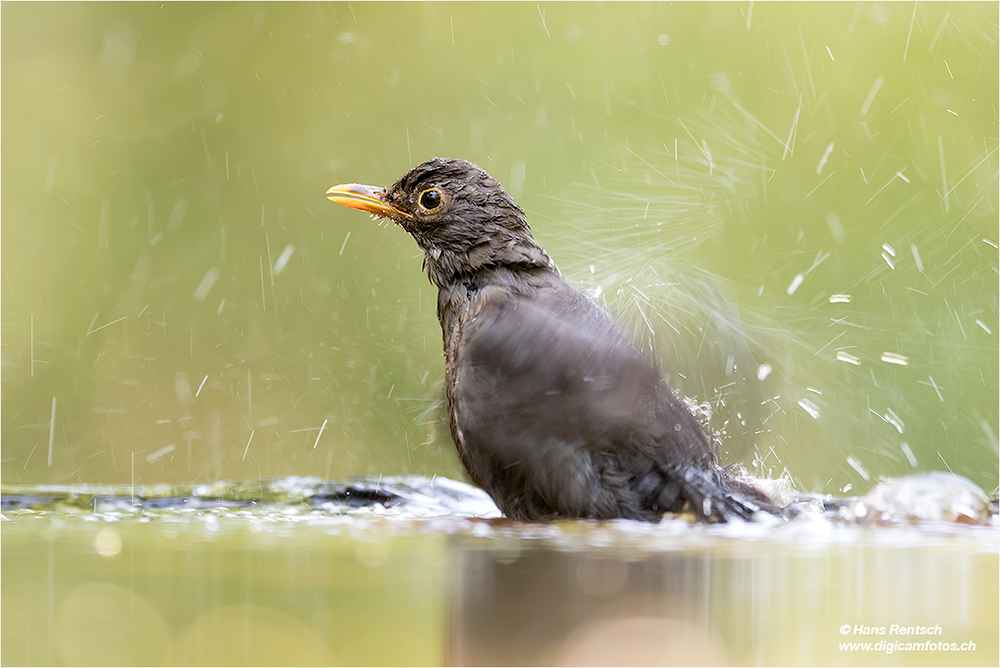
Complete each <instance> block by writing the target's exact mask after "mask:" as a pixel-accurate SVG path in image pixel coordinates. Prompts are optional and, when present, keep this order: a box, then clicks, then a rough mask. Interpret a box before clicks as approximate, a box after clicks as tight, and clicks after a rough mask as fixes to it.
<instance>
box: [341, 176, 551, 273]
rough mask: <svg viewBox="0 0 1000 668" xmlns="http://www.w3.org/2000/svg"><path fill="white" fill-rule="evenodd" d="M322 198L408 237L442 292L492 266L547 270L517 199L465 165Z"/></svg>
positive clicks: (348, 187)
mask: <svg viewBox="0 0 1000 668" xmlns="http://www.w3.org/2000/svg"><path fill="white" fill-rule="evenodd" d="M326 195H327V197H328V198H329V199H330V200H332V201H334V202H337V203H338V204H343V205H344V206H347V207H350V208H352V209H360V210H361V211H367V212H368V213H370V214H372V215H373V216H376V217H379V218H387V219H389V220H391V221H393V222H394V223H396V224H397V225H399V226H400V227H402V228H403V229H404V230H406V231H407V232H409V234H410V235H411V236H412V237H413V238H414V239H415V240H416V242H417V244H418V245H419V246H420V248H421V249H422V250H423V251H424V257H425V264H426V266H427V270H428V273H429V275H430V278H431V280H432V281H433V282H434V283H436V284H437V285H439V286H441V285H443V284H444V283H447V282H448V281H452V280H455V277H456V276H460V275H462V274H472V273H475V272H478V271H480V270H482V269H483V268H486V267H490V266H505V265H529V266H530V265H541V266H549V265H550V262H549V259H548V256H546V255H545V252H544V251H543V250H542V249H541V247H540V246H539V245H538V242H536V241H535V239H534V237H532V236H531V230H530V228H529V227H528V220H527V218H526V217H525V215H524V211H522V210H521V207H519V206H518V205H517V202H515V201H514V198H513V197H511V196H510V195H509V194H508V193H507V191H506V190H504V188H503V186H501V185H500V184H499V183H498V182H497V181H496V180H495V179H494V178H493V177H492V176H490V175H489V174H487V173H486V172H485V171H484V170H482V169H480V168H479V167H477V166H476V165H474V164H472V163H471V162H467V161H465V160H454V159H450V158H434V159H432V160H428V161H427V162H424V163H421V164H419V165H417V166H416V167H414V168H413V169H411V170H410V171H408V172H407V173H406V174H404V175H403V177H402V178H401V179H399V180H398V181H396V183H394V184H393V185H391V186H389V187H388V188H381V187H377V186H365V185H360V184H357V183H350V184H344V185H339V186H334V187H332V188H330V189H329V190H328V191H327V193H326Z"/></svg>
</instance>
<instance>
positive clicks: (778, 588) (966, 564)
mask: <svg viewBox="0 0 1000 668" xmlns="http://www.w3.org/2000/svg"><path fill="white" fill-rule="evenodd" d="M900 538H901V535H900V534H896V535H894V536H891V537H890V536H889V535H888V534H884V535H883V537H880V536H879V535H878V534H857V533H855V534H853V535H846V534H845V535H842V536H840V537H838V538H835V539H832V540H831V538H830V537H829V536H827V537H825V538H819V537H818V536H814V537H813V540H808V539H806V536H805V535H802V536H800V539H803V540H801V542H799V541H796V542H794V543H788V544H785V545H783V546H782V545H777V544H775V543H774V542H772V541H770V540H767V541H752V542H744V541H721V542H719V541H717V540H714V539H711V538H708V537H707V536H702V538H701V539H700V540H696V541H694V544H692V541H691V540H689V539H688V538H683V537H682V538H681V539H680V540H677V541H676V544H675V545H673V546H670V545H669V542H668V543H661V546H664V547H666V549H665V551H656V552H636V551H634V549H633V551H631V552H630V551H629V550H628V549H626V550H623V549H622V546H621V544H620V543H616V544H614V545H615V546H613V547H607V548H600V549H593V548H592V549H585V550H582V551H577V550H566V549H553V547H554V546H553V545H549V546H538V545H535V546H531V547H525V549H523V550H521V551H511V550H510V549H509V545H506V544H504V542H503V541H501V542H500V543H499V544H496V545H493V544H488V543H486V544H484V542H483V539H475V540H469V539H467V538H459V539H457V540H456V541H455V544H456V548H457V555H458V558H457V563H458V576H457V579H456V582H455V587H456V589H455V596H454V599H453V607H452V609H451V611H450V614H449V617H448V619H449V622H448V623H449V628H448V643H447V647H446V651H447V655H446V656H447V662H448V663H449V664H451V665H787V664H791V665H795V664H798V665H816V664H829V663H831V662H832V663H837V664H846V665H855V664H858V665H868V664H873V665H875V664H878V665H883V664H889V665H895V664H897V663H900V662H902V663H904V664H910V665H921V664H931V665H934V664H941V663H948V664H949V665H958V664H969V663H973V664H974V663H976V662H977V661H979V660H981V659H982V658H983V657H987V656H992V655H994V654H995V653H996V651H997V642H996V638H995V633H993V632H992V631H991V627H990V624H992V623H993V615H994V612H992V608H991V606H994V605H995V604H996V589H997V574H996V568H995V567H996V555H995V554H983V553H979V554H976V553H972V552H968V551H966V550H964V549H962V547H961V546H960V544H958V543H952V544H948V543H947V542H944V543H940V542H937V541H935V540H933V539H932V538H931V537H930V536H924V537H919V536H916V535H914V536H910V537H909V539H903V540H902V542H899V543H897V544H896V545H895V546H890V547H888V549H887V545H886V543H892V542H895V541H899V540H900ZM817 539H818V540H817ZM911 541H912V542H911ZM925 541H926V542H925ZM907 542H909V543H910V544H909V545H906V543H907ZM698 543H701V545H700V546H699V545H698ZM810 543H812V544H810ZM934 543H937V544H936V545H935V544H934ZM893 624H895V625H897V626H899V627H904V628H907V627H912V626H930V627H933V626H934V625H939V626H940V629H941V633H940V634H931V635H921V636H907V635H903V634H902V632H901V631H899V629H897V630H896V632H893V627H892V625H893ZM873 628H874V629H884V631H883V633H882V634H878V635H874V636H869V635H866V634H865V630H866V629H873ZM845 629H846V630H845ZM879 640H882V641H885V642H896V641H934V642H944V643H957V644H958V645H961V643H964V642H973V643H975V649H974V650H971V651H965V652H961V651H954V652H952V651H939V650H938V651H935V650H925V651H920V650H911V651H909V652H907V651H900V652H895V651H887V650H886V649H885V647H884V645H883V648H882V649H881V650H878V649H869V650H867V651H865V650H860V649H857V650H853V651H851V650H849V649H848V648H847V647H846V646H844V648H842V647H841V643H848V642H858V641H861V642H863V641H873V642H877V641H879ZM991 653H992V654H991ZM892 654H902V656H892Z"/></svg>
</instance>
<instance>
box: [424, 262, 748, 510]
mask: <svg viewBox="0 0 1000 668" xmlns="http://www.w3.org/2000/svg"><path fill="white" fill-rule="evenodd" d="M440 305H441V320H442V326H443V328H444V332H445V347H446V355H447V357H448V360H447V375H448V392H449V406H450V418H451V426H452V433H453V436H454V438H455V442H456V444H457V445H458V449H459V454H460V456H461V457H462V460H463V463H464V464H465V466H466V468H467V470H468V471H469V472H470V474H471V476H472V477H473V479H474V481H475V482H476V483H478V484H480V485H481V486H483V487H484V489H486V490H487V491H488V492H489V493H490V494H491V495H492V496H493V497H494V499H496V500H497V502H498V505H500V507H501V509H502V510H503V511H504V513H505V514H506V515H508V516H510V517H513V518H516V519H523V520H534V519H542V518H550V517H595V518H612V517H632V518H636V519H647V520H655V519H658V518H659V517H660V515H662V513H663V512H665V511H679V510H681V508H682V507H683V506H684V504H685V503H690V504H691V505H692V507H693V508H694V509H695V511H696V512H698V513H699V514H702V515H705V516H710V515H712V514H713V513H714V514H718V515H720V516H723V517H725V516H728V515H731V514H741V515H747V514H749V513H752V512H753V510H754V508H750V509H749V510H748V511H746V512H740V511H739V510H738V509H733V508H730V506H732V505H733V502H732V498H731V497H733V494H732V493H731V492H730V490H729V489H727V487H726V484H725V483H726V479H727V476H726V475H725V472H724V471H722V470H721V469H720V468H719V467H718V465H717V464H716V463H715V455H714V452H713V450H712V447H711V443H710V441H709V439H708V437H707V436H706V435H705V432H704V430H703V429H702V427H701V424H700V423H699V422H698V420H697V418H695V417H694V415H693V414H692V413H691V411H690V410H689V409H688V408H687V406H686V405H685V404H684V403H683V402H682V401H681V400H680V399H679V398H678V397H677V396H676V394H674V392H673V391H672V390H671V389H670V387H669V386H668V385H667V383H666V381H665V380H664V378H663V376H662V374H661V372H660V370H659V369H658V368H657V367H656V366H655V365H653V364H652V363H650V362H649V360H647V359H646V358H645V357H643V356H642V355H641V354H640V353H639V352H638V351H637V350H636V349H635V348H634V347H633V346H632V345H631V343H630V342H629V341H628V340H627V339H626V338H625V336H624V335H623V334H622V332H621V331H620V330H619V329H618V327H617V326H616V325H615V324H614V322H613V321H612V320H611V318H610V317H609V316H608V314H607V313H606V312H605V311H604V310H603V309H601V308H600V307H599V306H597V304H595V303H594V302H593V301H592V300H591V299H590V298H588V297H587V296H586V295H584V294H582V293H581V292H580V291H579V290H577V289H576V288H574V287H572V286H571V285H569V284H568V283H566V282H565V281H564V280H563V279H562V278H561V277H560V276H559V275H558V273H557V272H556V271H555V270H554V269H539V268H533V269H531V270H530V271H518V270H516V269H515V270H511V269H493V270H490V271H487V272H483V273H481V274H480V275H479V276H476V277H474V278H473V279H472V280H469V281H466V282H465V283H463V284H460V285H457V286H454V287H452V288H451V289H450V290H443V291H442V299H441V302H440ZM706 499H707V500H708V505H706ZM712 504H714V507H713V506H712Z"/></svg>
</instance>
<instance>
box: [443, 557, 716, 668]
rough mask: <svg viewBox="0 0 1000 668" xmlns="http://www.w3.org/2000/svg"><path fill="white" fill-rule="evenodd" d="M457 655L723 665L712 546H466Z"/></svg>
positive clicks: (457, 658)
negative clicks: (713, 609) (654, 549)
mask: <svg viewBox="0 0 1000 668" xmlns="http://www.w3.org/2000/svg"><path fill="white" fill-rule="evenodd" d="M459 555H460V559H459V562H460V573H459V575H458V578H457V580H456V588H457V591H456V592H455V596H454V597H453V608H452V610H451V613H450V620H449V623H450V628H449V638H448V641H447V648H446V652H447V657H446V658H447V662H448V663H449V664H451V665H602V666H604V665H660V666H667V665H724V664H728V663H730V657H729V650H728V648H727V646H726V643H725V642H724V640H723V638H722V636H721V634H720V633H719V630H718V629H717V628H715V626H716V623H717V620H716V619H715V617H717V616H716V615H713V614H710V611H709V610H708V608H707V607H706V605H707V604H708V599H709V598H710V595H711V590H712V588H713V586H714V584H713V580H715V579H716V578H713V577H712V576H713V574H712V562H711V561H710V560H709V559H707V558H706V556H705V555H704V554H667V555H661V556H660V557H659V558H656V559H641V560H640V559H629V558H628V557H624V558H623V557H622V556H621V555H615V556H601V555H594V554H580V553H568V552H559V551H553V550H544V549H528V550H525V551H522V552H520V553H514V552H511V551H509V550H505V549H503V548H502V547H501V548H500V549H499V550H490V549H465V550H461V551H460V552H459Z"/></svg>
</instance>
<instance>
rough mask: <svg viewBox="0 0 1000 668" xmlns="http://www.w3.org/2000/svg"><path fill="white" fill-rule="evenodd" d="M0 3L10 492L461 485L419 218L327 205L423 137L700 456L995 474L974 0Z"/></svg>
mask: <svg viewBox="0 0 1000 668" xmlns="http://www.w3.org/2000/svg"><path fill="white" fill-rule="evenodd" d="M0 25H2V45H0V48H2V64H0V68H2V121H3V122H2V144H3V152H2V262H3V278H2V290H0V294H2V322H3V341H2V343H3V347H2V355H3V358H2V359H3V377H2V391H3V406H2V457H3V462H2V480H3V482H5V483H63V484H72V483H78V482H82V481H85V482H129V481H133V480H134V481H136V482H157V481H162V482H175V483H179V482H202V481H211V480H220V479H237V478H257V477H258V476H261V477H268V476H277V475H319V476H326V477H329V478H335V479H339V478H344V477H346V476H348V475H355V474H380V473H385V474H397V473H418V474H428V475H430V474H439V475H446V476H449V477H455V478H460V477H461V476H462V473H461V467H460V464H459V463H458V460H457V457H456V456H455V454H454V452H453V446H452V445H451V442H450V439H449V436H448V434H447V428H446V426H445V425H444V424H443V422H442V421H441V409H440V405H441V401H442V398H443V392H442V386H441V382H440V380H441V377H442V376H443V363H442V356H441V350H440V348H441V343H440V341H441V340H440V331H439V329H438V325H437V322H436V318H435V314H434V305H435V295H434V293H433V290H432V288H431V287H430V285H429V284H428V283H427V280H426V277H425V276H424V275H423V273H422V271H421V259H420V257H419V253H418V251H417V249H416V246H415V245H414V244H413V242H412V241H411V240H410V239H408V238H407V237H406V235H405V234H403V233H402V232H401V231H399V230H395V229H388V228H386V227H385V226H379V225H376V224H374V223H372V222H371V221H370V220H368V218H367V217H365V216H363V215H361V214H359V213H357V212H352V211H349V210H347V209H344V208H342V207H338V206H336V205H334V204H332V203H330V202H328V201H327V200H326V199H325V196H324V193H325V191H326V189H327V188H328V187H329V186H331V185H333V184H335V183H342V182H352V181H354V182H364V183H373V184H381V185H388V184H390V183H391V182H392V181H394V180H395V179H396V178H398V177H399V176H401V175H402V174H403V172H405V171H406V170H407V169H408V168H410V167H411V166H413V165H414V164H416V163H418V162H420V161H422V160H425V159H427V158H430V157H432V156H435V155H443V156H450V157H461V158H466V159H469V160H471V161H473V162H476V163H478V164H479V165H481V166H482V167H484V168H485V169H486V170H487V171H489V172H491V173H492V174H493V176H495V177H496V178H497V179H498V180H500V181H501V182H502V183H504V184H505V185H506V186H507V187H508V189H509V190H510V191H511V193H512V194H513V195H514V196H515V197H516V198H517V199H518V201H519V202H520V204H521V205H522V207H523V208H524V209H525V210H526V211H527V213H528V216H529V220H530V221H531V222H532V224H533V228H534V230H535V233H536V236H537V237H538V239H539V240H540V241H541V243H542V244H543V245H544V246H545V247H546V249H547V250H548V251H549V253H550V255H551V256H552V257H553V259H554V260H555V261H556V262H557V264H558V265H559V266H560V268H561V269H562V271H563V273H564V274H565V275H566V276H567V277H568V278H569V279H571V280H573V281H574V282H576V283H577V284H579V285H580V286H581V287H583V288H584V289H585V290H587V291H588V292H590V294H593V295H595V296H596V297H597V298H598V299H599V300H601V301H603V302H604V303H606V304H607V306H608V307H609V309H611V310H612V312H614V313H615V314H616V315H617V316H618V317H620V318H621V320H622V322H623V323H624V324H625V326H626V327H627V328H630V332H631V333H632V334H633V335H634V338H635V340H636V343H637V345H639V346H640V347H642V348H643V349H644V350H647V351H648V352H650V353H651V354H653V355H655V356H656V357H657V358H658V359H659V360H661V362H662V363H663V365H664V367H665V368H666V369H668V371H669V373H670V379H671V383H672V384H673V385H674V386H675V387H677V388H678V389H679V390H681V391H682V392H683V393H684V394H686V395H688V396H690V397H692V398H694V399H696V400H697V401H700V402H706V403H708V404H710V405H711V407H712V411H713V417H712V426H713V427H714V428H715V429H716V430H717V431H718V433H719V438H720V442H721V448H722V451H723V456H724V459H725V461H727V462H733V461H743V462H745V463H746V464H747V466H748V467H749V468H750V469H751V470H753V471H754V472H756V473H760V474H769V475H779V474H781V473H783V472H785V471H787V472H788V473H790V474H791V476H792V478H793V479H794V481H795V482H796V484H797V485H798V486H799V487H800V488H802V489H806V490H810V491H822V492H832V493H843V492H847V491H849V490H850V489H855V491H857V490H858V489H867V488H868V487H869V486H870V485H871V484H872V482H871V481H873V480H874V479H877V478H878V477H879V476H887V475H898V474H902V473H906V472H910V471H914V470H927V469H942V470H944V469H950V470H952V471H954V472H956V473H960V474H963V475H966V476H968V477H970V478H972V479H973V480H974V481H976V482H977V483H979V484H980V485H982V486H983V487H985V488H987V489H988V490H992V489H994V488H996V486H997V469H998V466H997V452H998V451H997V447H998V446H997V433H998V424H997V422H998V420H997V418H998V402H1000V399H998V344H997V331H998V316H997V312H998V309H997V306H998V305H997V301H998V300H997V293H998V273H997V272H998V263H997V237H998V229H997V228H998V224H997V221H998V216H997V197H998V190H997V175H998V172H997V164H998V162H1000V156H998V155H997V144H998V140H997V109H998V105H997V102H998V90H997V87H998V53H997V25H998V6H997V4H996V3H969V4H966V3H951V4H936V3H920V4H918V5H914V4H910V3H859V4H849V3H833V4H823V3H778V4H761V3H750V4H746V3H740V4H735V3H727V4H708V3H679V4H673V5H660V4H626V3H609V4H577V3H557V4H544V3H542V4H534V3H513V4H493V3H471V4H450V3H433V4H432V3H420V4H389V3H371V4H369V3H355V4H350V5H348V4H339V3H335V4H322V5H320V4H299V3H280V4H243V3H223V4H213V3H191V4H172V3H171V4H164V5H161V4H157V3H142V4H129V3H109V4H90V3H86V4H84V3H79V4H78V3H71V4H61V3H38V4H35V3H4V4H3V6H2V24H0ZM834 295H849V296H850V299H849V301H848V300H847V298H846V297H833V296H834ZM831 297H833V298H832V299H831ZM886 353H888V355H886Z"/></svg>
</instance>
